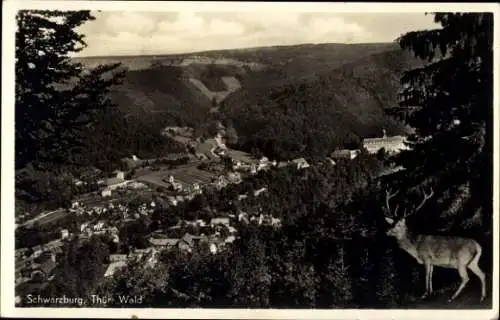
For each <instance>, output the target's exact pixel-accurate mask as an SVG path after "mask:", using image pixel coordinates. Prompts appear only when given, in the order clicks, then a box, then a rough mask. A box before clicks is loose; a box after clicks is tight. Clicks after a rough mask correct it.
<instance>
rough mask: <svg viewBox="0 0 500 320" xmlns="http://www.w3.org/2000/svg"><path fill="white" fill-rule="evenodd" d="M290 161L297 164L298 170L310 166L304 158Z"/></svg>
mask: <svg viewBox="0 0 500 320" xmlns="http://www.w3.org/2000/svg"><path fill="white" fill-rule="evenodd" d="M292 163H293V164H295V165H296V166H297V169H299V170H300V169H305V168H309V167H310V165H309V163H307V161H306V159H304V158H298V159H294V160H292Z"/></svg>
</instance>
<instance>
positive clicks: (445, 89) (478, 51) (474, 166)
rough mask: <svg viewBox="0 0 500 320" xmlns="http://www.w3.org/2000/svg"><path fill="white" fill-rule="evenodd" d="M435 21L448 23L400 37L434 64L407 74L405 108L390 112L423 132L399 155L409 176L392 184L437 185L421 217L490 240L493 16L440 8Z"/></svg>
mask: <svg viewBox="0 0 500 320" xmlns="http://www.w3.org/2000/svg"><path fill="white" fill-rule="evenodd" d="M434 20H435V22H437V23H440V24H441V26H442V28H440V29H435V30H426V31H414V32H409V33H408V34H406V35H404V36H402V37H401V38H400V39H399V43H400V45H401V47H402V48H403V49H408V50H410V51H412V52H413V53H414V54H415V56H416V57H419V58H420V59H423V60H427V62H428V63H427V64H426V65H424V66H422V67H419V68H415V69H412V70H410V71H407V72H405V73H404V74H403V77H402V82H403V84H404V90H403V91H402V92H401V102H400V106H398V107H394V108H392V109H391V110H390V113H391V114H393V115H395V116H398V117H400V118H401V119H402V120H404V121H405V122H406V123H407V124H408V125H409V126H411V127H413V128H414V129H415V133H414V134H413V135H411V136H410V137H409V140H410V142H411V143H412V146H413V147H412V149H411V150H409V151H408V152H403V153H401V154H400V155H399V156H398V157H396V158H395V159H394V161H395V163H396V164H397V165H402V166H404V167H405V168H406V170H405V174H404V175H394V176H393V177H391V178H390V180H392V181H390V183H391V184H396V185H400V186H401V187H402V188H403V189H404V191H407V193H409V194H412V193H415V191H417V190H418V189H419V188H422V187H426V186H429V185H433V186H434V192H435V198H436V199H435V201H434V202H433V203H431V204H430V206H429V207H428V208H430V209H429V210H427V212H429V214H425V213H424V212H423V211H422V215H421V216H418V217H415V219H416V220H420V221H421V222H422V224H423V223H425V222H424V221H425V220H427V221H429V220H428V219H434V221H436V222H438V221H441V224H443V223H445V224H446V225H447V227H446V231H448V232H452V233H455V234H456V233H459V234H463V235H470V236H475V237H477V238H478V239H480V240H481V239H484V240H485V241H490V240H486V239H490V238H491V228H492V201H491V199H492V185H493V180H492V174H491V173H492V168H493V164H492V159H493V149H492V147H493V104H492V102H493V101H492V99H493V46H492V42H493V14H491V13H454V14H452V13H437V14H435V15H434ZM464 88H466V90H464ZM431 212H432V215H436V213H438V212H441V214H437V216H434V217H431V216H430V215H431ZM477 217H479V219H477ZM474 222H475V223H474ZM432 225H433V224H428V223H427V226H432ZM434 225H436V224H434ZM428 231H432V230H428Z"/></svg>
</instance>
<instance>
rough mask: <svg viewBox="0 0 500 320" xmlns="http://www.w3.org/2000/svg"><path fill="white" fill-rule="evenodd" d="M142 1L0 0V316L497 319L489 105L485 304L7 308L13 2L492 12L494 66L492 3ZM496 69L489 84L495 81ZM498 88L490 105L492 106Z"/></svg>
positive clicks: (123, 7)
mask: <svg viewBox="0 0 500 320" xmlns="http://www.w3.org/2000/svg"><path fill="white" fill-rule="evenodd" d="M154 4H155V5H154V6H151V5H150V4H149V3H148V2H147V1H126V2H125V1H20V0H19V1H16V0H6V1H3V10H2V47H3V50H2V189H1V190H2V191H3V192H2V194H1V197H2V212H3V214H2V216H1V222H2V223H1V232H2V233H1V234H2V241H1V253H2V255H1V261H2V263H1V275H2V278H1V279H2V281H1V292H0V293H1V294H0V296H1V297H2V299H1V309H0V311H1V315H2V316H10V317H50V318H59V317H65V318H69V317H73V316H77V317H79V318H84V317H85V318H86V317H99V318H101V317H102V318H129V317H132V316H133V315H136V316H138V317H139V318H163V319H166V318H179V319H181V318H184V319H185V318H199V319H212V318H216V319H299V318H300V319H387V318H389V319H396V318H397V319H422V318H426V319H429V320H430V319H497V318H498V315H499V314H498V298H499V296H498V292H499V290H498V289H499V283H498V279H499V270H498V260H499V255H498V253H499V252H498V240H499V239H498V235H499V221H498V218H499V217H498V209H499V202H498V199H499V186H498V177H499V173H500V172H499V164H500V163H499V160H500V159H499V154H498V152H499V143H498V142H499V130H498V120H499V111H498V108H495V109H494V118H495V126H494V168H493V174H494V178H495V179H494V181H495V183H494V188H493V195H494V203H493V208H494V209H493V210H494V213H495V214H494V224H493V241H494V252H493V261H494V262H495V265H494V268H493V275H492V278H493V291H492V292H493V296H492V301H493V309H490V310H477V311H471V310H401V309H392V310H368V309H360V310H345V309H341V310H335V309H333V310H319V309H316V310H310V309H309V310H295V309H294V310H292V309H288V310H287V309H281V310H273V309H267V310H264V309H96V308H83V309H65V308H15V307H14V241H13V239H14V228H13V227H12V226H13V225H14V214H13V211H14V207H15V206H14V192H13V190H14V171H13V170H12V168H14V147H13V144H14V142H13V141H14V139H13V138H14V81H13V79H14V64H13V63H12V62H13V61H14V51H15V50H14V30H15V20H14V16H15V12H16V11H17V10H19V9H55V8H58V9H67V10H71V9H74V10H77V9H91V10H97V9H100V10H105V11H144V12H147V11H193V8H195V10H196V11H198V12H201V11H217V12H223V11H225V12H235V11H251V12H256V11H260V12H261V11H272V12H280V14H286V12H380V13H390V12H401V13H402V12H422V13H423V12H437V11H441V12H446V11H453V12H456V11H468V12H481V11H483V12H484V11H488V12H494V14H495V20H494V30H495V34H494V48H495V52H494V70H500V65H499V56H498V53H499V52H498V49H499V31H500V27H499V25H500V22H498V14H499V5H498V4H495V3H468V4H466V3H325V2H321V3H310V2H309V3H304V2H302V3H297V2H294V3H270V2H260V3H257V2H246V3H244V2H188V1H183V2H174V1H172V2H167V1H165V2H159V1H158V2H157V1H155V2H154ZM499 86H500V82H499V76H498V72H495V73H494V87H495V89H497V88H499ZM498 99H499V98H498V90H495V93H494V106H499V100H498Z"/></svg>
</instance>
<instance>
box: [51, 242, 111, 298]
mask: <svg viewBox="0 0 500 320" xmlns="http://www.w3.org/2000/svg"><path fill="white" fill-rule="evenodd" d="M108 256H109V251H108V247H107V246H106V244H105V243H103V241H102V240H101V239H100V238H98V237H92V238H90V239H89V240H87V241H85V242H84V243H82V244H78V240H73V241H71V242H69V243H68V244H67V245H66V246H65V247H64V249H63V254H62V256H61V257H60V261H58V266H57V268H56V271H55V278H54V281H51V282H50V283H49V285H48V287H47V288H46V291H45V294H46V296H48V297H49V296H50V297H62V296H63V295H66V296H67V297H83V296H87V295H88V294H89V293H92V292H93V290H94V288H95V287H96V286H97V284H98V283H99V282H100V281H101V279H102V276H103V274H104V271H105V270H106V259H107V257H108Z"/></svg>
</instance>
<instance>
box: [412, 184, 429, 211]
mask: <svg viewBox="0 0 500 320" xmlns="http://www.w3.org/2000/svg"><path fill="white" fill-rule="evenodd" d="M433 195H434V190H433V189H432V187H431V188H430V192H429V193H425V191H424V199H423V200H422V202H420V204H419V205H418V207H417V208H416V209H415V210H414V211H413V212H414V213H415V212H417V211H418V210H420V209H421V208H422V207H423V206H424V204H425V202H426V201H427V200H429V199H430V198H431V197H432V196H433Z"/></svg>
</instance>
